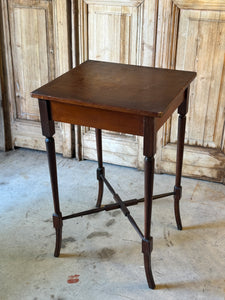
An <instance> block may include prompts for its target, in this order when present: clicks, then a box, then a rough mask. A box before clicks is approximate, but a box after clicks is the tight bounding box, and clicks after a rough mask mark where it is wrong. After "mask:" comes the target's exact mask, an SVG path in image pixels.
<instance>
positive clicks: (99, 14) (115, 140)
mask: <svg viewBox="0 0 225 300" xmlns="http://www.w3.org/2000/svg"><path fill="white" fill-rule="evenodd" d="M149 2H151V3H149ZM156 7H157V4H156V1H129V0H127V1H119V0H117V1H113V0H111V1H104V5H103V2H102V1H98V0H93V1H92V0H88V1H85V2H84V1H82V0H81V1H79V20H80V21H79V24H80V35H79V41H80V53H81V57H80V61H81V62H82V61H83V60H85V59H88V58H89V59H94V60H101V61H110V62H118V63H126V64H135V65H141V64H142V65H143V64H145V65H153V64H154V47H155V34H154V33H155V26H156V24H155V17H156ZM143 25H144V26H143ZM146 51H147V52H148V55H146V53H145V52H146ZM103 150H104V161H106V162H110V163H115V164H120V165H125V166H131V167H138V166H139V156H138V153H139V137H136V136H132V135H128V134H118V133H114V132H107V131H104V132H103ZM82 151H83V157H84V158H88V159H94V160H96V150H95V135H94V131H93V129H92V128H83V129H82Z"/></svg>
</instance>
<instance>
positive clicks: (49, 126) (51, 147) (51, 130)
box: [39, 100, 63, 257]
mask: <svg viewBox="0 0 225 300" xmlns="http://www.w3.org/2000/svg"><path fill="white" fill-rule="evenodd" d="M39 109H40V116H41V126H42V133H43V135H44V136H45V137H46V140H45V143H46V150H47V155H48V165H49V172H50V178H51V187H52V196H53V203H54V214H53V225H54V227H55V231H56V244H55V252H54V256H56V257H58V256H59V254H60V249H61V243H62V225H63V222H62V214H61V211H60V205H59V195H58V182H57V167H56V155H55V141H54V138H53V135H54V134H55V126H54V121H53V120H52V119H51V108H50V103H49V102H48V101H45V100H39Z"/></svg>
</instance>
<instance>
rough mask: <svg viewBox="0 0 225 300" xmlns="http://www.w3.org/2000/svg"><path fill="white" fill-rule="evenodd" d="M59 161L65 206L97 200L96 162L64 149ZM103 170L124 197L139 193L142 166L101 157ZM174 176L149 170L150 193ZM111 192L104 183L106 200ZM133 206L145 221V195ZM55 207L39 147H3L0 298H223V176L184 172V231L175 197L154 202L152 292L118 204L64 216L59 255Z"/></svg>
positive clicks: (169, 184) (167, 186)
mask: <svg viewBox="0 0 225 300" xmlns="http://www.w3.org/2000/svg"><path fill="white" fill-rule="evenodd" d="M57 163H58V173H59V190H60V198H61V209H62V212H63V214H64V215H65V214H70V213H72V212H76V211H80V210H85V209H88V208H92V207H94V204H95V201H96V195H97V192H96V188H97V181H96V177H95V176H96V163H95V162H91V161H82V162H77V161H76V160H74V159H73V160H71V159H65V158H62V157H61V156H57ZM106 174H107V178H108V179H110V182H111V183H112V185H113V186H114V188H115V189H117V188H119V189H120V190H121V192H119V190H118V192H119V194H120V195H121V197H122V199H129V198H132V197H135V196H137V197H142V196H143V193H142V191H143V172H141V171H137V170H135V169H131V168H125V167H119V166H112V165H106ZM173 185H174V177H173V176H168V175H156V176H155V194H157V193H161V192H168V191H171V190H172V189H173ZM111 200H112V198H111V195H110V194H109V193H108V191H106V192H105V194H104V203H108V202H111ZM130 210H131V212H132V214H133V216H134V217H135V219H136V221H137V223H138V224H139V225H140V228H141V229H143V204H139V205H137V206H134V207H132V208H130ZM52 211H53V207H52V198H51V190H50V186H49V174H48V168H47V159H46V153H43V152H36V151H30V150H24V149H18V150H16V151H12V152H8V153H0V228H1V238H0V299H1V300H7V299H10V300H13V299H17V300H18V299H23V300H25V299H32V300H34V299H36V300H37V299H41V300H42V299H43V300H45V299H46V300H47V299H58V300H60V299H61V300H62V299H78V300H82V299H85V300H86V299H92V300H94V299H96V300H102V299H103V300H105V299H109V300H111V299H118V300H120V299H121V300H122V299H135V300H137V299H141V300H142V299H157V300H159V299H166V300H168V299H179V300H181V299H182V300H185V299H188V300H189V299H207V300H209V299H212V300H215V299H224V295H225V186H224V185H221V184H216V183H211V182H205V181H200V180H192V179H187V178H183V198H182V202H181V212H182V220H183V225H184V230H183V231H178V230H177V229H176V227H175V221H174V216H173V202H172V197H168V198H164V199H161V200H158V201H155V202H154V204H153V218H152V235H153V237H154V250H153V253H152V266H153V273H154V277H155V281H156V284H157V288H156V290H154V291H153V290H150V289H148V286H147V283H146V279H145V272H144V267H143V257H142V253H141V242H140V239H139V237H138V235H137V234H136V232H135V231H134V230H133V228H132V226H131V225H130V224H129V222H128V220H127V219H126V218H125V217H124V216H123V214H122V213H121V212H120V211H119V210H117V211H111V212H102V213H99V214H96V215H91V216H85V217H82V218H77V219H73V220H66V221H65V222H64V226H63V247H62V251H61V255H60V257H59V258H55V257H54V256H53V250H54V229H53V227H52V221H51V214H52Z"/></svg>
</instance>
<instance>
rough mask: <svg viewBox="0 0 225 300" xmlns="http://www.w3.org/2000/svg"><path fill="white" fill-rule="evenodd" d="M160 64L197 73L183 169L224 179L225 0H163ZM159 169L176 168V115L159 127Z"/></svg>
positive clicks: (190, 172)
mask: <svg viewBox="0 0 225 300" xmlns="http://www.w3.org/2000/svg"><path fill="white" fill-rule="evenodd" d="M158 20H159V21H158V32H157V50H156V66H159V67H167V68H176V69H180V70H190V71H196V72H197V78H196V79H195V81H194V83H193V84H192V85H191V90H190V103H189V113H188V115H187V125H186V139H185V152H184V166H183V174H184V175H186V176H191V177H196V178H201V179H208V180H215V181H219V182H223V183H224V181H225V146H224V145H225V132H224V126H225V2H224V1H215V2H213V1H208V0H207V1H206V0H201V1H187V0H175V1H163V0H160V1H159V9H158ZM161 133H162V134H161V140H160V141H159V147H158V148H159V151H158V157H157V158H158V159H157V168H158V171H159V172H160V171H161V172H166V173H174V172H175V159H176V141H177V114H176V113H174V114H173V117H172V118H171V119H170V120H169V121H168V122H167V124H166V126H164V128H163V130H162V131H161Z"/></svg>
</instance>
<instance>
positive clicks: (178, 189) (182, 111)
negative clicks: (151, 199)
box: [174, 89, 189, 230]
mask: <svg viewBox="0 0 225 300" xmlns="http://www.w3.org/2000/svg"><path fill="white" fill-rule="evenodd" d="M188 98H189V89H186V91H185V98H184V101H183V102H182V103H181V105H180V106H179V107H178V114H179V118H178V133H177V161H176V182H175V186H174V213H175V219H176V223H177V228H178V229H179V230H182V222H181V217H180V199H181V196H182V186H181V175H182V165H183V153H184V137H185V125H186V114H187V111H188Z"/></svg>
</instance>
